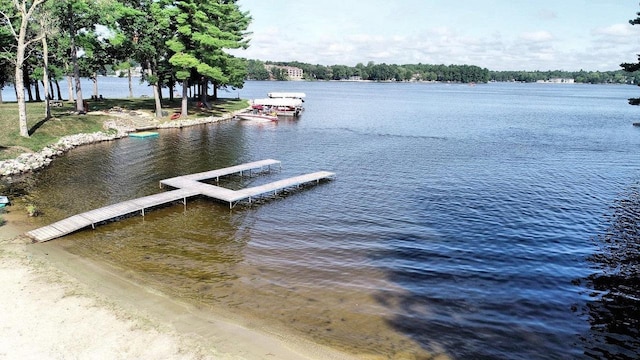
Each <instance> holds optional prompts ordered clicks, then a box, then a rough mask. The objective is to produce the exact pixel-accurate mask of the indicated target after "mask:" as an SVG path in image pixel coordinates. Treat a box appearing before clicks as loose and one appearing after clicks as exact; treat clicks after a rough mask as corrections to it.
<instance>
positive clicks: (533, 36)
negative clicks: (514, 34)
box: [520, 30, 554, 42]
mask: <svg viewBox="0 0 640 360" xmlns="http://www.w3.org/2000/svg"><path fill="white" fill-rule="evenodd" d="M520 39H522V40H525V41H532V42H548V41H551V40H553V39H554V38H553V35H552V34H551V33H550V32H548V31H546V30H540V31H534V32H526V33H522V34H520Z"/></svg>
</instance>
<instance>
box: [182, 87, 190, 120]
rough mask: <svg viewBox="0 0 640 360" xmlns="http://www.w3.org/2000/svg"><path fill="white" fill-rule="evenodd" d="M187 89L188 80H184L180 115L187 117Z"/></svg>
mask: <svg viewBox="0 0 640 360" xmlns="http://www.w3.org/2000/svg"><path fill="white" fill-rule="evenodd" d="M188 89H189V80H188V79H184V80H183V81H182V112H181V115H182V116H184V117H187V115H189V112H188V106H189V94H188V93H187V91H188Z"/></svg>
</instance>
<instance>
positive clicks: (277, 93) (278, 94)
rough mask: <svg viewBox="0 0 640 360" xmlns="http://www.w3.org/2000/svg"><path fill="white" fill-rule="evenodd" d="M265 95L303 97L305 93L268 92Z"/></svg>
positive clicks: (272, 96)
mask: <svg viewBox="0 0 640 360" xmlns="http://www.w3.org/2000/svg"><path fill="white" fill-rule="evenodd" d="M267 96H268V97H270V98H292V99H304V98H305V97H306V96H307V95H306V94H305V93H302V92H270V93H268V94H267Z"/></svg>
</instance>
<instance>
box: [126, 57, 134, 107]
mask: <svg viewBox="0 0 640 360" xmlns="http://www.w3.org/2000/svg"><path fill="white" fill-rule="evenodd" d="M127 78H128V79H129V98H130V99H132V98H133V81H132V79H131V62H129V68H128V69H127Z"/></svg>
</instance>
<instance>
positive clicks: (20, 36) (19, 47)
mask: <svg viewBox="0 0 640 360" xmlns="http://www.w3.org/2000/svg"><path fill="white" fill-rule="evenodd" d="M46 1H47V0H34V1H28V0H21V1H20V0H13V1H11V2H9V1H8V0H0V15H2V25H3V26H5V27H6V28H7V29H8V30H9V32H10V33H11V35H12V36H13V38H14V39H15V43H14V44H13V45H14V46H12V47H13V51H15V52H12V51H11V50H10V49H7V50H8V51H4V50H3V56H4V57H5V58H8V59H11V61H12V62H13V64H14V65H15V81H14V84H15V87H16V97H17V100H18V119H19V120H18V121H19V126H20V135H21V136H24V137H29V128H28V126H27V104H26V101H25V98H24V72H23V66H24V62H25V59H26V57H27V55H28V54H27V51H28V49H29V47H30V46H31V45H32V44H33V43H37V42H39V41H40V40H41V39H42V37H43V36H44V34H43V33H42V32H41V31H38V29H33V28H30V27H31V26H33V24H34V22H33V21H32V20H33V18H34V15H35V13H36V11H38V10H39V9H40V7H41V6H42V4H44V3H45V2H46Z"/></svg>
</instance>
